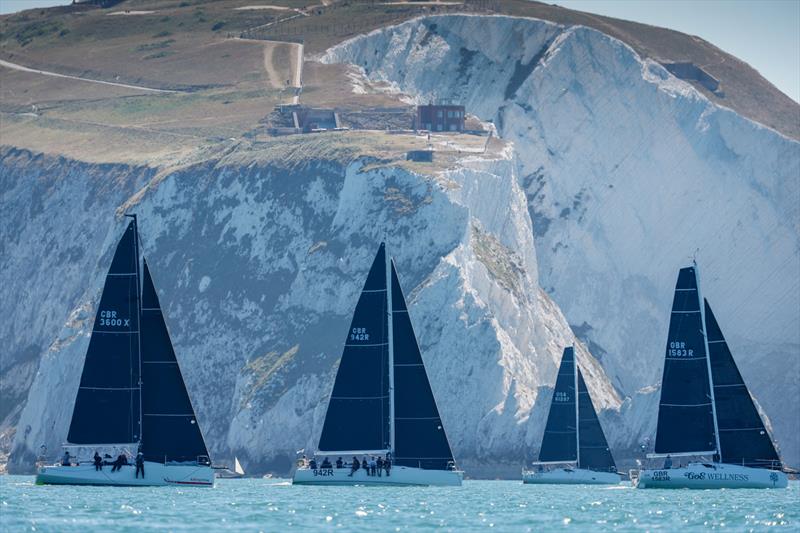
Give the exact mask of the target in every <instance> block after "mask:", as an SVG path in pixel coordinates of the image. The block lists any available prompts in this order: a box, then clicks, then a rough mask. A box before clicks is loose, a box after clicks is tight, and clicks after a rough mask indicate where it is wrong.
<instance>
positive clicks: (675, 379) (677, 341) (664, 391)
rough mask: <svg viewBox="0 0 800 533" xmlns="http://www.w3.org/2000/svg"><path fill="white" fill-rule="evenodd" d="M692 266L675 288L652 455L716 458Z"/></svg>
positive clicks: (682, 275)
mask: <svg viewBox="0 0 800 533" xmlns="http://www.w3.org/2000/svg"><path fill="white" fill-rule="evenodd" d="M710 389H711V387H710V381H709V375H708V359H707V357H706V347H705V337H704V328H703V317H702V311H701V309H700V297H699V290H698V286H697V274H696V270H695V267H687V268H682V269H681V270H680V273H679V274H678V281H677V284H676V286H675V296H674V299H673V302H672V314H671V315H670V321H669V334H668V337H667V347H666V353H665V359H664V374H663V378H662V381H661V400H660V403H659V408H658V426H657V430H656V445H655V451H656V453H657V454H679V453H691V452H697V453H715V452H716V449H717V446H716V437H715V430H714V413H713V409H714V407H713V399H712V396H711V390H710Z"/></svg>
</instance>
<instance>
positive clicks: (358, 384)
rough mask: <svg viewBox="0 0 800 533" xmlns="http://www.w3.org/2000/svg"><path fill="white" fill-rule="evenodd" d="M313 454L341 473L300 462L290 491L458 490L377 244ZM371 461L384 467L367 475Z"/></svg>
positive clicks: (392, 278)
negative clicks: (301, 487)
mask: <svg viewBox="0 0 800 533" xmlns="http://www.w3.org/2000/svg"><path fill="white" fill-rule="evenodd" d="M316 455H317V456H320V457H326V458H334V459H336V458H342V461H336V462H337V463H341V464H342V466H341V467H339V468H337V467H336V466H334V463H330V461H324V462H323V463H322V465H320V467H317V465H316V461H314V462H312V463H311V466H310V465H309V464H306V463H304V464H302V465H301V466H300V467H299V468H297V470H296V471H295V474H294V478H293V483H294V484H296V485H383V486H385V485H451V486H453V485H454V486H460V485H461V481H462V478H463V472H461V471H459V470H457V469H456V467H455V462H454V460H453V453H452V451H451V450H450V444H449V442H448V440H447V435H446V434H445V431H444V427H443V425H442V419H441V417H440V416H439V410H438V408H437V407H436V401H435V399H434V396H433V392H432V390H431V386H430V382H429V381H428V376H427V373H426V372H425V366H424V364H423V361H422V356H421V354H420V350H419V345H418V344H417V339H416V336H415V335H414V329H413V327H412V325H411V319H410V317H409V313H408V307H407V306H406V301H405V298H404V297H403V291H402V289H401V288H400V282H399V280H398V277H397V271H396V269H395V265H394V261H390V260H389V256H388V254H387V253H386V247H385V245H384V244H381V245H380V248H379V249H378V253H377V254H376V256H375V259H374V261H373V263H372V267H371V268H370V271H369V274H368V276H367V280H366V282H365V284H364V288H363V290H362V291H361V296H360V298H359V300H358V304H357V305H356V309H355V312H354V313H353V320H352V323H351V324H350V329H349V330H348V333H347V339H346V341H345V345H344V351H343V353H342V359H341V362H340V363H339V369H338V371H337V373H336V381H335V382H334V385H333V391H332V393H331V397H330V400H329V402H328V410H327V413H326V415H325V422H324V424H323V427H322V434H321V436H320V440H319V451H318V452H317V454H316ZM375 457H379V458H380V459H381V461H384V459H388V462H389V464H390V467H389V468H386V467H384V468H375V469H372V468H369V462H370V461H371V460H372V459H373V458H375ZM365 460H366V461H367V466H368V468H366V469H365V468H363V467H361V464H363V461H365ZM354 463H360V464H359V467H357V468H356V467H355V466H354ZM323 465H324V466H323Z"/></svg>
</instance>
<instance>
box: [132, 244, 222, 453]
mask: <svg viewBox="0 0 800 533" xmlns="http://www.w3.org/2000/svg"><path fill="white" fill-rule="evenodd" d="M141 328H142V331H141V339H142V341H141V342H142V423H143V439H142V452H143V453H144V458H145V460H147V461H155V462H195V461H197V460H198V458H199V457H204V458H207V456H208V450H207V449H206V444H205V441H204V440H203V435H202V433H201V432H200V425H199V424H198V423H197V419H196V418H195V414H194V409H193V408H192V402H191V400H190V399H189V393H188V392H187V391H186V384H185V383H184V381H183V376H182V375H181V369H180V366H179V365H178V360H177V358H176V357H175V350H174V349H173V347H172V342H171V341H170V338H169V332H168V331H167V325H166V323H165V322H164V315H163V313H162V311H161V306H160V305H159V301H158V295H157V294H156V290H155V286H154V285H153V279H152V277H151V275H150V269H149V268H148V267H147V261H146V260H145V261H144V284H143V287H142V320H141Z"/></svg>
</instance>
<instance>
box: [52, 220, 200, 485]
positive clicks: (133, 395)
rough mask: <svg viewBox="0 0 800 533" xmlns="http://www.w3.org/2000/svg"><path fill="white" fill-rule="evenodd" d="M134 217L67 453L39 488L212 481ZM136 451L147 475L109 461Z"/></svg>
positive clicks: (101, 308) (108, 291) (112, 272)
mask: <svg viewBox="0 0 800 533" xmlns="http://www.w3.org/2000/svg"><path fill="white" fill-rule="evenodd" d="M131 216H132V218H133V220H132V221H131V222H130V223H129V224H128V226H127V229H126V230H125V233H124V234H123V236H122V238H121V239H120V241H119V243H118V244H117V249H116V251H115V253H114V258H113V260H112V262H111V267H110V268H109V271H108V275H107V276H106V281H105V286H104V288H103V294H102V296H101V298H100V303H99V305H98V307H97V315H96V317H95V321H94V327H93V329H92V336H91V339H90V340H89V348H88V349H87V352H86V361H85V362H84V366H83V374H82V375H81V381H80V386H79V388H78V395H77V398H76V400H75V407H74V409H73V412H72V420H71V423H70V428H69V434H68V437H67V441H68V444H66V445H64V449H65V452H66V455H65V458H64V459H63V460H62V464H60V465H54V466H43V467H41V468H40V469H39V471H38V475H37V476H36V483H37V484H55V485H125V486H152V485H182V486H209V487H210V486H213V484H214V471H213V470H212V468H211V463H210V461H209V458H208V450H207V448H206V444H205V441H204V440H203V435H202V433H201V431H200V427H199V425H198V424H197V419H196V417H195V414H194V409H193V408H192V402H191V400H190V399H189V394H188V392H187V390H186V385H185V384H184V382H183V377H182V375H181V370H180V366H179V365H178V360H177V359H176V357H175V351H174V350H173V347H172V342H171V341H170V338H169V332H168V331H167V326H166V323H165V322H164V315H163V313H162V310H161V306H160V305H159V302H158V296H157V294H156V290H155V287H154V285H153V279H152V277H151V275H150V270H149V269H148V267H147V262H146V261H143V264H142V266H143V272H144V275H143V278H142V276H141V275H140V272H141V270H140V263H139V235H138V230H137V221H136V216H135V215H131ZM140 280H143V284H142V283H140ZM137 451H138V452H141V453H142V454H143V460H144V461H143V465H142V466H143V470H144V473H143V474H142V475H141V477H140V476H139V475H137V472H136V470H137V469H136V466H135V465H134V464H132V463H133V462H132V461H130V462H131V464H122V461H120V462H119V463H120V464H119V468H116V467H112V465H111V464H109V463H110V461H108V460H106V459H116V458H118V457H120V456H123V457H130V458H131V459H132V458H133V457H134V456H135V455H136V454H137ZM95 453H97V454H98V458H99V459H100V460H99V461H98V463H99V464H95V461H94V454H95Z"/></svg>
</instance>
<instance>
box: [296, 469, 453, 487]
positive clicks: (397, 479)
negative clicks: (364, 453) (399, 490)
mask: <svg viewBox="0 0 800 533" xmlns="http://www.w3.org/2000/svg"><path fill="white" fill-rule="evenodd" d="M382 474H383V475H381V476H368V475H367V472H366V470H364V469H359V470H357V471H356V472H355V473H353V475H352V476H351V475H350V469H349V468H317V469H313V470H312V469H310V468H298V469H297V470H296V471H295V473H294V477H293V479H292V484H294V485H330V486H338V485H381V486H393V485H394V486H429V485H430V486H445V487H460V486H461V482H462V480H463V478H464V472H461V471H459V470H424V469H422V468H411V467H406V466H393V467H392V469H391V474H390V475H388V476H387V475H386V472H382Z"/></svg>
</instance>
